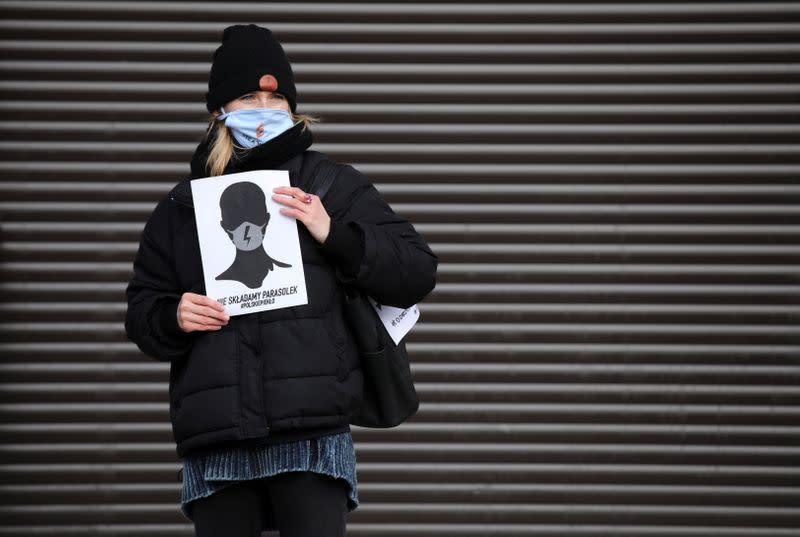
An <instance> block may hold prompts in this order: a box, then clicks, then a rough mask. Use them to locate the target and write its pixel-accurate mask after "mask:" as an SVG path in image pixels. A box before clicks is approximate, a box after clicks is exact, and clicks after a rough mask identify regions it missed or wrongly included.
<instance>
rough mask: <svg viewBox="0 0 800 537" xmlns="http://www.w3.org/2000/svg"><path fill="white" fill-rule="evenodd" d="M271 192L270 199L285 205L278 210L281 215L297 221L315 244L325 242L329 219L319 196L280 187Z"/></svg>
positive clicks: (294, 188)
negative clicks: (306, 230)
mask: <svg viewBox="0 0 800 537" xmlns="http://www.w3.org/2000/svg"><path fill="white" fill-rule="evenodd" d="M272 191H273V192H274V194H273V195H272V199H273V200H275V201H276V202H277V203H280V204H282V205H285V207H282V208H281V210H280V213H281V214H282V215H284V216H290V217H292V218H294V219H295V220H299V221H300V222H302V223H303V224H304V225H305V226H306V229H308V231H309V233H311V236H312V237H314V239H316V240H317V242H319V243H323V242H325V239H326V238H327V236H328V232H329V231H330V227H331V219H330V215H328V211H326V210H325V206H324V205H323V204H322V200H320V199H319V196H315V195H314V194H307V193H305V192H303V191H302V190H300V189H299V188H297V187H292V186H280V187H277V188H274V189H273V190H272Z"/></svg>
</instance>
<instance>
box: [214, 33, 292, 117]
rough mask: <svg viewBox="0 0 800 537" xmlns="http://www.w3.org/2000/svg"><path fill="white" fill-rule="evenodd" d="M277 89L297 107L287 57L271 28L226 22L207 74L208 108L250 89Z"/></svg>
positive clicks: (222, 104)
mask: <svg viewBox="0 0 800 537" xmlns="http://www.w3.org/2000/svg"><path fill="white" fill-rule="evenodd" d="M258 90H264V91H277V92H278V93H281V94H283V96H284V97H286V99H287V100H288V101H289V106H290V107H291V109H292V112H294V111H295V109H296V108H297V90H296V89H295V87H294V74H293V73H292V66H291V65H289V58H287V57H286V53H285V52H284V51H283V47H281V44H280V43H278V41H277V40H276V39H275V38H274V37H273V36H272V32H270V31H269V30H267V29H266V28H261V27H260V26H256V25H255V24H248V25H242V24H237V25H235V26H229V27H227V28H225V31H224V32H223V33H222V44H221V45H220V46H219V48H218V49H217V50H216V51H215V52H214V60H213V62H212V64H211V73H209V75H208V93H206V108H208V111H209V112H213V111H214V110H219V108H220V107H221V106H224V105H225V103H228V102H230V101H232V100H233V99H235V98H236V97H239V96H241V95H244V94H245V93H248V92H251V91H258Z"/></svg>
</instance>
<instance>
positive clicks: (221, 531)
mask: <svg viewBox="0 0 800 537" xmlns="http://www.w3.org/2000/svg"><path fill="white" fill-rule="evenodd" d="M348 490H349V488H348V485H347V482H346V481H344V480H342V479H334V478H332V477H329V476H326V475H321V474H315V473H313V472H287V473H283V474H278V475H276V476H272V477H265V478H261V479H253V480H248V481H241V482H239V483H236V484H234V485H230V486H229V487H226V488H224V489H222V490H220V491H218V492H215V493H214V494H212V495H211V496H208V497H206V498H200V499H199V500H195V501H194V502H192V504H193V507H192V517H193V518H194V529H195V535H196V536H197V537H259V536H260V535H261V530H262V527H263V524H264V523H265V520H266V519H265V516H264V514H265V512H268V511H269V510H270V508H271V510H272V513H273V515H274V517H275V525H276V526H277V527H278V531H279V532H280V535H281V537H343V536H344V534H345V517H346V516H347V493H348Z"/></svg>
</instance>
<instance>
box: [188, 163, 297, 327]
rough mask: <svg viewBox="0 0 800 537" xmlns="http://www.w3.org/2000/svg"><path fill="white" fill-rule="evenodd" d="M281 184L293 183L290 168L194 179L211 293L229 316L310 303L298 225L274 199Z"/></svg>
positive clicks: (192, 184)
mask: <svg viewBox="0 0 800 537" xmlns="http://www.w3.org/2000/svg"><path fill="white" fill-rule="evenodd" d="M277 186H289V173H288V172H286V171H284V170H258V171H252V172H244V173H235V174H229V175H221V176H218V177H207V178H203V179H194V180H193V181H192V182H191V187H192V197H193V198H194V210H195V221H196V223H197V234H198V239H199V242H200V256H201V259H202V262H203V279H204V281H205V285H206V294H207V295H208V296H209V297H211V298H213V299H215V300H217V301H218V302H220V303H221V304H222V305H223V306H225V311H226V312H227V313H228V315H231V316H234V315H244V314H247V313H255V312H258V311H265V310H273V309H278V308H288V307H291V306H299V305H302V304H307V303H308V296H307V293H306V280H305V274H304V273H303V259H302V256H301V254H300V240H299V237H298V234H297V223H296V221H295V219H294V218H291V217H288V216H284V215H282V214H280V211H279V209H280V208H281V207H283V205H280V204H278V203H276V202H275V201H273V200H272V189H273V188H275V187H277Z"/></svg>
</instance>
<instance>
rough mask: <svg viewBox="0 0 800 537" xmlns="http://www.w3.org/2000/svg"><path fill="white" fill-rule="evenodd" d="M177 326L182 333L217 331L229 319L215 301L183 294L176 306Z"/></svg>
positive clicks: (191, 294) (195, 295) (192, 294)
mask: <svg viewBox="0 0 800 537" xmlns="http://www.w3.org/2000/svg"><path fill="white" fill-rule="evenodd" d="M177 315H178V326H179V327H180V328H181V330H183V331H184V332H191V331H193V330H219V329H220V328H222V327H223V326H225V325H226V324H228V320H229V319H230V317H229V316H228V314H227V313H225V307H224V306H223V305H222V304H220V303H219V302H217V301H216V300H214V299H212V298H209V297H207V296H205V295H199V294H196V293H184V294H183V296H181V301H180V303H179V304H178V313H177Z"/></svg>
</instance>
